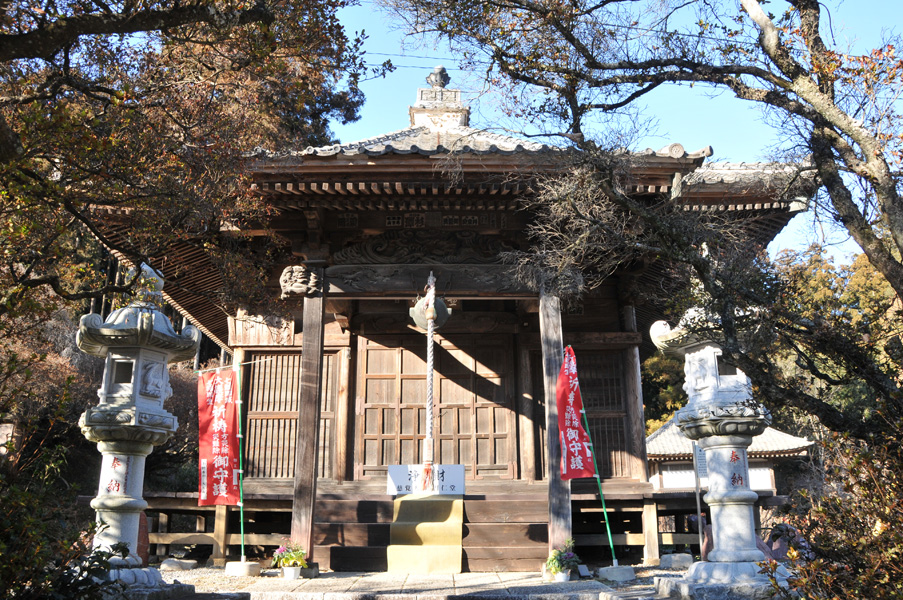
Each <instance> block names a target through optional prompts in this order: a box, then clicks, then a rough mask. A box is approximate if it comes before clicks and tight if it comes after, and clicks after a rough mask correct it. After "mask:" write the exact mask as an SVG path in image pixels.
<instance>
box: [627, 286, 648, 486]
mask: <svg viewBox="0 0 903 600" xmlns="http://www.w3.org/2000/svg"><path fill="white" fill-rule="evenodd" d="M621 315H622V318H623V321H624V329H625V330H626V331H631V332H636V330H637V326H636V313H635V312H634V309H633V305H631V304H628V305H626V306H624V307H622V309H621ZM626 352H627V355H626V360H625V361H624V383H625V386H624V391H625V394H626V401H627V402H626V404H627V435H628V439H629V440H630V456H631V467H630V471H631V475H632V477H633V478H634V479H638V480H639V481H649V475H648V473H647V472H646V468H647V467H646V417H645V414H644V412H643V382H642V378H641V374H640V369H641V364H640V348H639V346H632V347H630V348H628V349H627V351H626Z"/></svg>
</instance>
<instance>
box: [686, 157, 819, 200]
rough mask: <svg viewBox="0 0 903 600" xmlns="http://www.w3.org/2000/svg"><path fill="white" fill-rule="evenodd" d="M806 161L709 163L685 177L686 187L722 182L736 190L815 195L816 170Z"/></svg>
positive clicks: (721, 185) (692, 187) (783, 195)
mask: <svg viewBox="0 0 903 600" xmlns="http://www.w3.org/2000/svg"><path fill="white" fill-rule="evenodd" d="M806 166H807V165H806V164H788V163H775V162H755V163H747V162H740V163H730V162H714V163H708V164H705V165H703V166H702V167H700V168H699V169H696V170H695V171H694V172H692V173H690V174H689V175H687V176H686V177H684V179H683V181H682V182H681V184H682V186H683V187H684V189H698V188H699V187H701V186H719V187H723V188H726V189H729V190H730V191H732V192H746V193H749V192H752V191H758V192H762V191H765V190H781V189H782V188H787V189H785V190H782V191H783V192H784V193H783V194H781V196H782V197H784V198H786V197H788V196H792V195H793V194H802V195H805V196H808V195H811V190H810V188H812V186H813V181H814V178H815V172H814V171H813V170H812V169H806V168H805V167H806Z"/></svg>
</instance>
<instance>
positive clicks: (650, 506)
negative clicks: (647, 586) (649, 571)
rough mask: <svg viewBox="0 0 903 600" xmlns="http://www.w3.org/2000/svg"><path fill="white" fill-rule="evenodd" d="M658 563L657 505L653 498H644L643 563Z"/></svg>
mask: <svg viewBox="0 0 903 600" xmlns="http://www.w3.org/2000/svg"><path fill="white" fill-rule="evenodd" d="M659 563H661V555H660V554H659V545H658V506H657V505H656V504H655V499H654V498H646V499H645V500H644V501H643V564H644V565H646V566H647V567H655V566H658V565H659Z"/></svg>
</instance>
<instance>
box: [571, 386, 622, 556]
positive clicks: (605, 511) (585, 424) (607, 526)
mask: <svg viewBox="0 0 903 600" xmlns="http://www.w3.org/2000/svg"><path fill="white" fill-rule="evenodd" d="M578 381H579V379H578ZM582 396H583V394H581V399H582ZM580 412H581V414H582V415H583V429H584V430H586V437H587V438H588V439H589V450H590V454H592V457H593V468H594V469H595V470H596V484H597V485H598V486H599V498H600V499H601V500H602V515H603V516H604V517H605V532H606V533H607V534H608V547H609V548H611V561H612V565H613V566H615V567H617V566H618V559H617V557H616V556H615V544H614V542H613V541H612V539H611V524H610V523H609V522H608V509H607V508H605V494H603V493H602V475H601V473H600V472H599V463H598V462H597V461H596V445H595V444H594V443H593V436H592V435H591V434H590V430H589V420H588V419H587V418H586V407H585V406H584V408H583V410H581V411H580Z"/></svg>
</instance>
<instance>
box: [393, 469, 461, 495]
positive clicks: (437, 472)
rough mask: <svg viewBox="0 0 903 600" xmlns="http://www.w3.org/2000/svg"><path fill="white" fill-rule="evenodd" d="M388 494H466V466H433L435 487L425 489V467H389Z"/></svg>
mask: <svg viewBox="0 0 903 600" xmlns="http://www.w3.org/2000/svg"><path fill="white" fill-rule="evenodd" d="M386 493H387V494H389V495H392V496H397V495H400V494H423V493H432V494H444V495H463V494H464V465H433V485H432V488H431V489H426V490H425V489H423V465H389V477H388V482H387V486H386Z"/></svg>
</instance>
